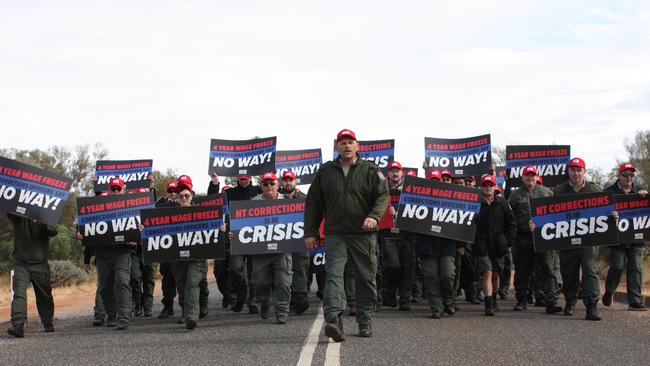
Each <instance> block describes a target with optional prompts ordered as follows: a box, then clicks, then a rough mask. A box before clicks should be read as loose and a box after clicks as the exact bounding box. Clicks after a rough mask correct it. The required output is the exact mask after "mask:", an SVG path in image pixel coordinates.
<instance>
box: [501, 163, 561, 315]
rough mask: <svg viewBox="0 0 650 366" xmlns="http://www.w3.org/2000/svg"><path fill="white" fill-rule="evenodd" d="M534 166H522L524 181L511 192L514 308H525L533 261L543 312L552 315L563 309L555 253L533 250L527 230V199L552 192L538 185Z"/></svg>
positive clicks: (530, 235)
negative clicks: (514, 231) (514, 232)
mask: <svg viewBox="0 0 650 366" xmlns="http://www.w3.org/2000/svg"><path fill="white" fill-rule="evenodd" d="M537 177H538V175H537V168H535V167H533V166H527V167H524V169H523V171H522V177H521V179H522V180H523V184H522V185H521V186H520V187H519V188H518V189H517V190H515V191H513V192H512V193H511V194H510V198H509V201H510V207H511V208H512V212H513V213H514V215H515V218H516V219H517V240H516V241H515V247H514V262H515V296H516V298H517V304H516V305H515V308H514V310H515V311H522V310H526V308H527V305H528V302H527V299H528V297H529V296H530V294H529V291H530V288H531V282H532V273H533V271H534V267H535V262H538V263H539V264H538V265H539V267H540V272H539V275H540V276H542V282H543V283H544V288H543V292H544V299H545V304H546V313H548V314H555V313H559V312H561V311H562V307H561V306H560V305H559V304H558V302H559V296H560V294H559V288H558V285H557V283H558V279H557V277H556V276H555V269H554V263H555V257H556V256H557V252H556V251H554V250H548V251H545V252H541V253H535V249H534V247H533V234H532V232H531V231H530V227H529V225H528V222H529V221H530V200H531V199H532V198H540V197H550V196H553V191H551V190H550V189H549V188H546V187H544V186H542V185H539V184H537Z"/></svg>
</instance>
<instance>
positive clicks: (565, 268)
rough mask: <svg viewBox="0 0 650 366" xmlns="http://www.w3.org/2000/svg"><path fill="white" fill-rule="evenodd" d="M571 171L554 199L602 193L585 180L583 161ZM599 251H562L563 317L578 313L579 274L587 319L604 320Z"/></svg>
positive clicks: (574, 161)
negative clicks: (600, 311)
mask: <svg viewBox="0 0 650 366" xmlns="http://www.w3.org/2000/svg"><path fill="white" fill-rule="evenodd" d="M567 166H568V168H569V180H568V181H567V182H564V183H562V184H560V185H558V186H556V187H555V188H554V189H553V194H554V195H555V196H559V195H563V194H575V193H590V192H601V191H602V190H601V189H600V187H598V186H597V185H596V184H594V183H592V182H587V181H586V180H585V173H586V172H587V168H586V167H587V166H586V164H585V161H584V160H582V159H581V158H577V157H575V158H572V159H571V160H569V164H568V165H567ZM612 217H613V218H614V219H618V214H617V213H616V211H614V212H612ZM529 225H530V227H531V231H532V230H534V229H535V224H534V223H533V222H532V221H531V222H530V223H529ZM596 256H597V249H596V247H586V248H579V249H565V250H562V251H560V271H561V273H562V281H563V284H562V293H563V294H564V299H565V301H566V305H565V306H564V315H568V316H571V315H573V313H574V312H575V306H576V301H577V299H578V287H579V285H580V279H581V278H580V274H581V273H582V301H583V303H584V304H585V307H586V308H587V315H586V316H585V319H587V320H594V321H598V320H601V317H600V314H598V298H599V297H600V283H599V279H598V273H597V271H596Z"/></svg>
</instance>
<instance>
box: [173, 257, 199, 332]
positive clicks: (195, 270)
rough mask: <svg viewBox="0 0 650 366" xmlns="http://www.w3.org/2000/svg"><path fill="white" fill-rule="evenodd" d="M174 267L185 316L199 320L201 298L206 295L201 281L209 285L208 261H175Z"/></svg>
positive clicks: (179, 297)
mask: <svg viewBox="0 0 650 366" xmlns="http://www.w3.org/2000/svg"><path fill="white" fill-rule="evenodd" d="M173 267H174V278H175V279H176V286H177V289H178V299H179V302H180V303H181V306H182V307H183V318H184V319H186V320H187V319H192V320H198V319H199V309H200V302H201V298H202V297H203V296H206V295H202V294H201V292H202V291H201V282H203V281H205V282H206V285H207V278H208V262H207V261H205V260H199V261H181V262H176V263H174V266H173ZM206 299H207V296H206Z"/></svg>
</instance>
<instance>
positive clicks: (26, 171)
mask: <svg viewBox="0 0 650 366" xmlns="http://www.w3.org/2000/svg"><path fill="white" fill-rule="evenodd" d="M71 186H72V179H71V178H68V177H64V176H62V175H60V174H56V173H51V172H48V171H47V170H44V169H40V168H37V167H35V166H31V165H27V164H23V163H21V162H18V161H16V160H12V159H7V158H5V157H1V156H0V211H2V212H6V213H9V214H13V215H17V216H21V217H26V218H30V219H34V220H37V221H38V222H41V223H43V224H47V225H51V226H55V227H56V226H58V225H59V218H60V217H61V214H62V213H63V206H64V204H65V201H66V200H67V199H68V194H69V192H70V189H71Z"/></svg>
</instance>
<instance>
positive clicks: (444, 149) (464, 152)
mask: <svg viewBox="0 0 650 366" xmlns="http://www.w3.org/2000/svg"><path fill="white" fill-rule="evenodd" d="M491 146H492V145H491V143H490V135H481V136H474V137H467V138H462V139H445V138H434V137H425V138H424V154H425V159H426V161H427V164H428V165H429V168H430V169H438V170H440V171H442V170H443V169H447V170H449V171H450V172H451V173H452V174H453V175H454V176H456V175H458V176H476V177H480V176H481V175H482V174H485V173H487V171H488V169H489V168H490V166H491V165H492V147H491Z"/></svg>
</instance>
